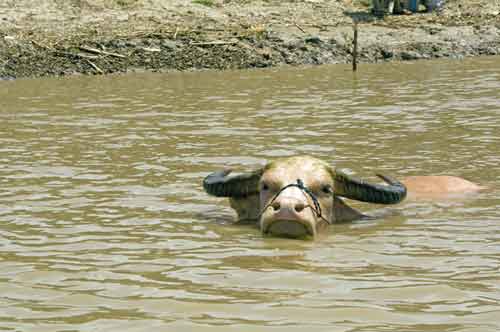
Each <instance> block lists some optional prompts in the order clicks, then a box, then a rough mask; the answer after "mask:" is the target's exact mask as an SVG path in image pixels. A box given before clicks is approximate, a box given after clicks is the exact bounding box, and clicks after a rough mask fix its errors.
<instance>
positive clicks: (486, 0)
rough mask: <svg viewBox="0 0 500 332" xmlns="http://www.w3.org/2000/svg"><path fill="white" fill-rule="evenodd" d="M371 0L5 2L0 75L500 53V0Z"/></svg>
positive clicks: (0, 22)
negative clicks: (355, 39) (433, 2)
mask: <svg viewBox="0 0 500 332" xmlns="http://www.w3.org/2000/svg"><path fill="white" fill-rule="evenodd" d="M369 3H370V2H369V1H368V0H353V1H349V0H303V1H298V0H296V1H293V0H267V1H264V0H262V1H257V0H169V1H162V0H38V1H36V2H34V1H31V0H4V1H2V2H1V3H0V78H4V79H5V78H18V77H38V76H54V75H68V74H77V73H82V74H104V73H114V72H127V71H141V70H151V71H166V70H195V69H229V68H231V69H236V68H255V67H269V66H279V65H285V64H288V65H307V64H326V63H345V62H349V61H350V60H351V48H352V35H353V31H352V25H353V20H357V21H358V22H359V60H360V62H377V61H390V60H415V59H426V58H439V57H453V58H460V57H465V56H477V55H498V54H500V0H449V1H447V2H446V5H445V7H444V9H443V10H442V11H441V12H440V13H424V12H421V13H417V14H413V15H397V16H396V15H391V16H386V17H385V18H377V17H375V16H373V15H372V14H371V13H370V6H369Z"/></svg>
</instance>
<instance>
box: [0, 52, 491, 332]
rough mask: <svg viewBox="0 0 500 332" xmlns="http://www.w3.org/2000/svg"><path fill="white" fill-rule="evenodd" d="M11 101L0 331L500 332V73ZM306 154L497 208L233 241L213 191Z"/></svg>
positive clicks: (344, 74)
mask: <svg viewBox="0 0 500 332" xmlns="http://www.w3.org/2000/svg"><path fill="white" fill-rule="evenodd" d="M0 99H1V100H2V108H1V110H0V123H1V127H0V128H1V130H0V184H1V189H0V330H6V331H9V330H12V331H76V330H78V331H116V330H119V329H123V330H126V331H150V330H151V329H154V328H158V329H160V330H163V331H167V330H169V331H174V330H175V331H178V330H179V331H187V330H200V329H202V330H204V331H205V330H206V331H226V330H227V331H249V330H259V331H265V330H272V331H290V330H297V331H304V330H305V329H308V330H310V331H398V332H399V331H437V330H439V331H498V330H499V329H500V322H499V319H498V317H499V314H500V286H499V285H500V283H499V274H498V273H499V272H498V267H499V264H500V236H499V234H500V223H499V220H500V212H499V211H500V203H499V199H500V192H499V191H498V190H497V189H496V188H497V187H498V180H499V179H500V170H499V167H498V165H499V162H500V134H499V133H500V130H499V127H500V101H499V100H500V58H495V57H492V58H485V59H474V60H467V61H445V62H430V61H429V62H419V63H416V64H384V65H366V66H363V67H362V68H361V70H360V72H359V73H357V74H356V76H353V74H352V73H351V72H350V71H349V70H348V67H344V66H333V67H316V68H300V69H280V70H278V71H240V72H224V73H214V72H203V73H185V74H162V75H158V74H156V75H155V74H141V75H127V76H109V77H95V78H89V77H82V78H69V79H68V78H63V79H46V80H19V81H15V82H0ZM296 154H310V155H313V156H316V157H319V158H322V159H325V160H328V161H330V162H331V163H332V164H334V165H337V166H340V167H346V168H351V169H352V170H354V171H356V172H357V173H358V174H360V175H362V176H363V177H368V178H369V177H370V176H372V174H374V172H375V171H381V172H384V173H387V174H392V175H395V176H404V175H414V174H451V175H458V176H463V177H466V178H468V179H471V180H474V181H476V182H479V183H481V184H483V185H486V186H489V187H490V189H489V190H488V191H486V192H484V193H482V194H480V195H479V196H478V197H475V198H474V199H468V200H463V201H448V202H418V201H417V202H412V201H407V202H405V203H403V204H400V205H398V206H396V207H391V208H390V209H388V208H385V207H384V208H380V207H376V206H375V207H374V206H369V205H361V204H358V205H357V207H358V208H360V209H362V210H363V211H366V212H369V213H372V214H381V215H384V213H383V212H384V211H386V210H394V211H395V213H385V215H389V216H386V217H384V218H381V219H379V220H375V221H369V222H358V223H354V224H342V225H335V226H333V227H331V230H330V233H329V235H328V236H327V237H325V238H324V239H322V240H321V241H316V242H305V241H293V240H284V239H270V238H262V237H261V235H260V234H259V232H258V230H257V228H255V227H252V226H236V225H231V220H232V218H233V214H232V211H231V210H230V209H229V207H228V204H227V203H226V202H225V201H223V200H220V199H217V198H213V197H209V196H207V195H206V194H205V193H204V192H203V191H202V188H201V186H200V183H201V180H202V178H203V177H204V176H205V175H206V174H208V172H210V171H213V170H216V169H219V168H221V167H226V166H231V167H234V168H236V169H240V170H248V169H252V168H254V167H257V166H259V165H262V164H264V163H265V162H266V160H269V159H272V158H275V157H280V156H289V155H296ZM372 179H373V178H372ZM386 212H387V211H386Z"/></svg>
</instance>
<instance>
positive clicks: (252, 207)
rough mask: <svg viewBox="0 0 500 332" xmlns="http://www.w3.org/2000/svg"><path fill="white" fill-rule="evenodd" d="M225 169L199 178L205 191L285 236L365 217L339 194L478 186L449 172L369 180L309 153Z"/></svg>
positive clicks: (373, 197)
mask: <svg viewBox="0 0 500 332" xmlns="http://www.w3.org/2000/svg"><path fill="white" fill-rule="evenodd" d="M230 172H231V171H230V170H223V171H218V172H214V173H212V174H210V175H208V176H207V177H206V178H205V179H204V181H203V187H204V188H205V190H206V192H207V193H208V194H210V195H213V196H217V197H228V198H229V201H230V205H231V207H232V208H233V209H234V210H236V212H237V214H238V219H239V220H241V221H242V220H255V221H256V222H258V223H259V225H260V229H261V231H262V233H263V234H269V235H273V236H280V237H291V238H301V237H307V236H312V237H314V236H316V234H317V233H318V232H319V231H320V230H321V229H322V228H325V227H326V226H328V225H329V224H331V223H335V222H344V221H352V220H356V219H360V218H363V217H365V216H364V215H363V214H362V213H360V212H358V211H356V210H354V209H353V208H351V207H349V206H348V205H347V204H346V203H345V202H344V201H343V199H342V198H349V199H353V200H358V201H363V202H369V203H376V204H396V203H399V202H401V201H402V200H403V199H405V197H406V196H407V193H409V194H411V195H415V196H422V195H426V194H429V195H438V194H449V193H456V192H471V191H477V190H479V189H481V187H479V186H477V185H475V184H474V183H472V182H469V181H467V180H464V179H461V178H457V177H451V176H417V177H409V178H407V179H404V180H402V181H401V182H400V181H397V180H395V179H391V178H389V177H387V176H383V175H378V174H377V176H378V177H380V178H381V179H382V180H384V181H385V182H386V184H383V185H381V184H373V183H368V182H366V181H364V180H361V179H358V178H355V177H353V176H350V175H348V174H346V173H345V172H342V171H341V170H338V169H333V168H331V167H330V166H329V165H328V164H326V163H325V162H323V161H321V160H319V159H316V158H313V157H309V156H299V157H290V158H284V159H279V160H276V161H274V162H271V163H268V164H267V165H266V166H264V167H263V168H261V169H258V170H256V171H253V172H250V173H247V174H241V175H236V176H228V175H229V173H230Z"/></svg>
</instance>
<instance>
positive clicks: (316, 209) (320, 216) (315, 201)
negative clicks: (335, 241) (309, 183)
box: [259, 179, 330, 224]
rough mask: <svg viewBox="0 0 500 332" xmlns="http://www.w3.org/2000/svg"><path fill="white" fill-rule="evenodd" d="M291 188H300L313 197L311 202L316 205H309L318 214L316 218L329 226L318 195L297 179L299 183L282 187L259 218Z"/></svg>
mask: <svg viewBox="0 0 500 332" xmlns="http://www.w3.org/2000/svg"><path fill="white" fill-rule="evenodd" d="M291 187H297V188H299V189H300V190H302V191H303V192H305V193H306V194H307V195H309V197H311V200H312V201H313V204H314V207H312V206H310V205H308V206H309V207H310V208H311V210H313V211H314V213H315V214H316V216H317V217H318V218H321V219H323V220H324V221H326V222H327V223H328V224H329V223H330V221H329V220H327V219H326V218H325V217H323V214H322V211H321V206H320V205H319V202H318V198H317V197H316V195H314V193H313V192H312V191H311V190H310V189H309V188H307V187H306V186H305V185H304V182H302V180H301V179H297V183H290V184H287V185H286V186H284V187H282V188H281V189H280V190H279V191H278V192H277V193H276V195H274V197H273V199H272V200H271V202H269V203H268V204H267V205H266V206H265V207H264V209H262V212H261V213H259V218H260V217H261V216H262V214H263V213H264V211H266V210H267V209H268V208H269V207H270V206H271V205H272V204H273V203H274V201H275V200H276V199H277V198H278V196H279V195H280V194H281V193H282V192H283V191H285V189H288V188H291Z"/></svg>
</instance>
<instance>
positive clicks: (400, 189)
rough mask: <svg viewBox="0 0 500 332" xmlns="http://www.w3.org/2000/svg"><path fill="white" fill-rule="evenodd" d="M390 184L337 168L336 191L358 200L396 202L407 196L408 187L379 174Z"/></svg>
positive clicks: (384, 202)
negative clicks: (372, 180)
mask: <svg viewBox="0 0 500 332" xmlns="http://www.w3.org/2000/svg"><path fill="white" fill-rule="evenodd" d="M377 176H378V177H379V178H381V179H382V180H384V181H385V182H387V183H388V185H380V184H372V183H368V182H366V181H364V180H361V179H358V178H356V177H353V176H350V175H348V174H346V173H344V172H342V171H340V170H335V177H334V180H335V184H334V190H335V193H336V194H337V195H339V196H343V197H347V198H350V199H354V200H357V201H362V202H368V203H376V204H396V203H399V202H401V201H402V200H403V199H404V198H405V197H406V187H405V185H404V184H402V183H401V182H399V181H397V180H395V179H392V178H390V177H387V176H384V175H381V174H377Z"/></svg>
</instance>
